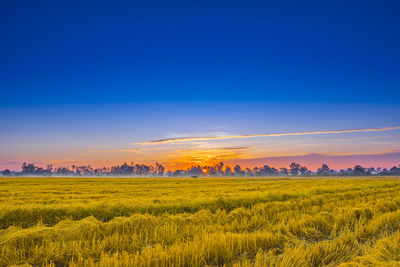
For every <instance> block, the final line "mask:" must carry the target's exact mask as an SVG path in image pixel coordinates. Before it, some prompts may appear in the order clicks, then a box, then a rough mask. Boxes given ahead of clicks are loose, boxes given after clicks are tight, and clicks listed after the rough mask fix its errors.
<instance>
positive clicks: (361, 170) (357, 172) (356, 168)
mask: <svg viewBox="0 0 400 267" xmlns="http://www.w3.org/2000/svg"><path fill="white" fill-rule="evenodd" d="M353 174H354V175H363V174H366V171H365V170H364V168H363V167H362V166H361V165H356V166H354V170H353Z"/></svg>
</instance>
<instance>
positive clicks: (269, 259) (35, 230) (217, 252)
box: [0, 177, 400, 266]
mask: <svg viewBox="0 0 400 267" xmlns="http://www.w3.org/2000/svg"><path fill="white" fill-rule="evenodd" d="M0 228H1V229H0V266H12V265H20V266H30V265H32V266H206V265H209V266H224V265H226V266H400V179H398V178H389V177H386V178H367V177H360V178H329V179H328V178H312V179H311V178H302V179H300V178H299V179H294V178H257V179H251V178H240V179H239V178H237V179H234V178H204V179H189V178H179V179H171V178H163V179H161V178H158V179H155V178H154V179H153V178H140V179H139V178H137V179H127V178H109V179H103V178H91V179H86V178H85V179H84V178H75V179H74V178H3V179H0Z"/></svg>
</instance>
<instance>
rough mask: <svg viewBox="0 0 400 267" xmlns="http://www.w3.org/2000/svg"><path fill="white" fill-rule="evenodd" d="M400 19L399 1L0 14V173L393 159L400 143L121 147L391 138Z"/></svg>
mask: <svg viewBox="0 0 400 267" xmlns="http://www.w3.org/2000/svg"><path fill="white" fill-rule="evenodd" d="M399 11H400V3H399V2H398V1H335V2H321V1H302V2H301V3H300V2H299V1H285V2H279V3H272V2H263V3H261V2H254V3H250V4H249V3H245V2H241V3H240V2H229V4H228V3H222V2H220V3H219V4H217V5H215V4H214V5H213V4H211V3H209V4H208V3H205V2H203V3H201V4H196V5H191V4H189V3H168V4H166V3H165V2H163V3H156V2H152V3H151V4H150V3H149V4H148V5H147V6H146V5H145V4H143V3H137V2H118V3H116V2H111V1H102V2H91V1H86V2H74V1H68V2H60V1H57V2H54V1H38V2H29V1H26V2H15V1H9V2H8V3H5V4H4V5H3V8H2V9H1V11H0V13H1V14H0V34H1V35H2V36H3V38H2V42H0V58H1V60H0V88H1V100H2V101H1V102H0V111H1V115H0V123H1V124H2V125H6V127H2V128H1V130H0V137H1V141H0V169H2V168H3V167H4V166H7V167H10V166H11V165H10V162H13V164H15V166H17V165H19V164H20V162H22V161H37V162H41V163H48V162H53V161H54V162H62V163H64V164H67V163H69V162H71V161H74V160H76V161H79V162H84V163H87V162H93V163H96V162H98V164H100V163H104V162H118V161H124V160H126V161H130V160H131V159H132V160H135V161H139V162H140V161H144V162H154V161H155V160H159V161H165V162H167V163H168V162H171V161H174V159H175V158H181V161H184V160H185V157H183V158H182V157H181V156H182V155H181V154H182V153H183V154H185V152H182V151H194V150H196V151H199V153H202V154H207V153H208V154H210V155H211V154H213V153H214V154H215V157H214V158H212V160H219V159H225V158H224V157H223V156H221V157H220V156H219V155H221V153H220V152H218V151H210V149H211V150H212V149H215V148H222V147H225V148H229V147H230V148H233V147H242V148H243V147H249V148H248V149H243V150H245V151H243V153H242V154H240V155H237V154H234V155H233V154H232V158H229V159H239V158H240V159H250V158H265V157H268V156H276V155H281V156H290V155H305V154H308V153H321V154H329V155H331V154H335V155H341V154H365V153H370V154H371V153H392V152H393V151H398V150H399V149H400V142H399V140H400V133H399V132H400V131H397V130H393V131H388V132H385V133H383V132H379V133H368V135H369V136H368V138H372V140H375V141H371V139H368V138H367V139H366V138H365V136H364V135H365V134H363V133H353V134H345V135H346V138H350V140H354V138H359V139H357V140H358V141H357V142H350V141H349V142H350V143H346V142H345V141H343V140H342V139H340V138H337V137H329V141H328V140H325V141H324V139H322V140H320V142H319V144H318V145H315V144H314V145H310V144H309V145H305V144H308V143H307V142H306V140H305V139H304V138H306V137H296V138H295V139H294V140H291V139H290V138H289V139H290V140H286V139H285V138H281V139H279V140H276V139H274V141H266V140H265V138H264V139H263V138H261V139H256V140H230V141H228V140H224V141H219V142H215V141H210V142H206V141H204V142H202V144H200V145H199V144H185V145H184V146H185V147H184V148H182V147H177V146H176V145H175V146H174V145H168V146H164V147H159V148H153V149H152V150H151V151H150V150H149V149H148V148H147V149H148V151H144V150H143V148H140V149H139V148H138V149H137V148H136V147H134V145H132V144H131V143H135V142H145V141H149V140H154V139H162V138H170V137H183V136H186V137H187V136H189V137H190V136H221V135H239V134H260V133H261V134H263V133H273V132H275V133H285V132H309V131H320V130H338V129H359V128H377V127H389V126H400V119H399V118H398V117H399V116H398V114H400V102H399V99H400V89H399V88H400V87H399V86H400V76H399V75H398V74H399V71H400V63H399V62H400V49H398V48H399V47H400V35H399V34H398V29H399V27H400V19H399V16H398V14H399ZM342 135H343V134H342ZM307 138H310V137H307ZM307 138H306V139H307ZM312 138H313V139H311V141H313V142H314V143H315V142H317V141H316V140H317V139H318V138H316V137H312ZM360 138H361V139H360ZM331 139H332V140H333V139H334V140H342V141H332V140H331ZM377 140H378V141H377ZM309 141H310V140H309ZM229 142H230V143H229ZM271 142H272V143H271ZM302 144H303V146H301V145H302ZM178 146H179V145H178ZM250 147H251V148H250ZM296 147H297V148H296ZM299 147H302V148H301V149H300V148H299ZM256 148H257V149H256ZM85 149H86V150H91V151H92V152H87V151H86V150H85ZM135 149H137V150H135ZM82 150H85V151H86V152H85V153H86V154H85V153H83V152H82ZM93 150H96V151H95V152H93ZM98 150H101V151H103V152H104V151H114V152H107V153H106V154H107V155H103V154H104V153H103V154H102V153H99V151H98ZM206 150H207V151H206ZM77 151H81V152H77ZM116 151H120V153H118V152H116ZM235 151H236V150H235ZM79 153H81V154H79ZM83 154H85V155H84V156H83ZM99 155H103V156H99ZM235 156H236V157H235ZM226 159H227V160H228V158H226ZM392 161H393V160H391V161H390V162H388V163H387V164H394V162H392ZM2 166H3V167H2ZM13 166H14V165H13Z"/></svg>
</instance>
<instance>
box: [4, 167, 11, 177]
mask: <svg viewBox="0 0 400 267" xmlns="http://www.w3.org/2000/svg"><path fill="white" fill-rule="evenodd" d="M3 176H11V171H10V170H9V169H5V170H4V171H3Z"/></svg>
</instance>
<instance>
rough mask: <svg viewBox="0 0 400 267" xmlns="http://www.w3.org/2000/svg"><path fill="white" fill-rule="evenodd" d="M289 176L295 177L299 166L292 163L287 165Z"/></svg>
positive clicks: (298, 171)
mask: <svg viewBox="0 0 400 267" xmlns="http://www.w3.org/2000/svg"><path fill="white" fill-rule="evenodd" d="M289 171H290V174H291V175H293V176H297V175H299V173H300V164H298V163H295V162H292V163H290V165H289Z"/></svg>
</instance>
